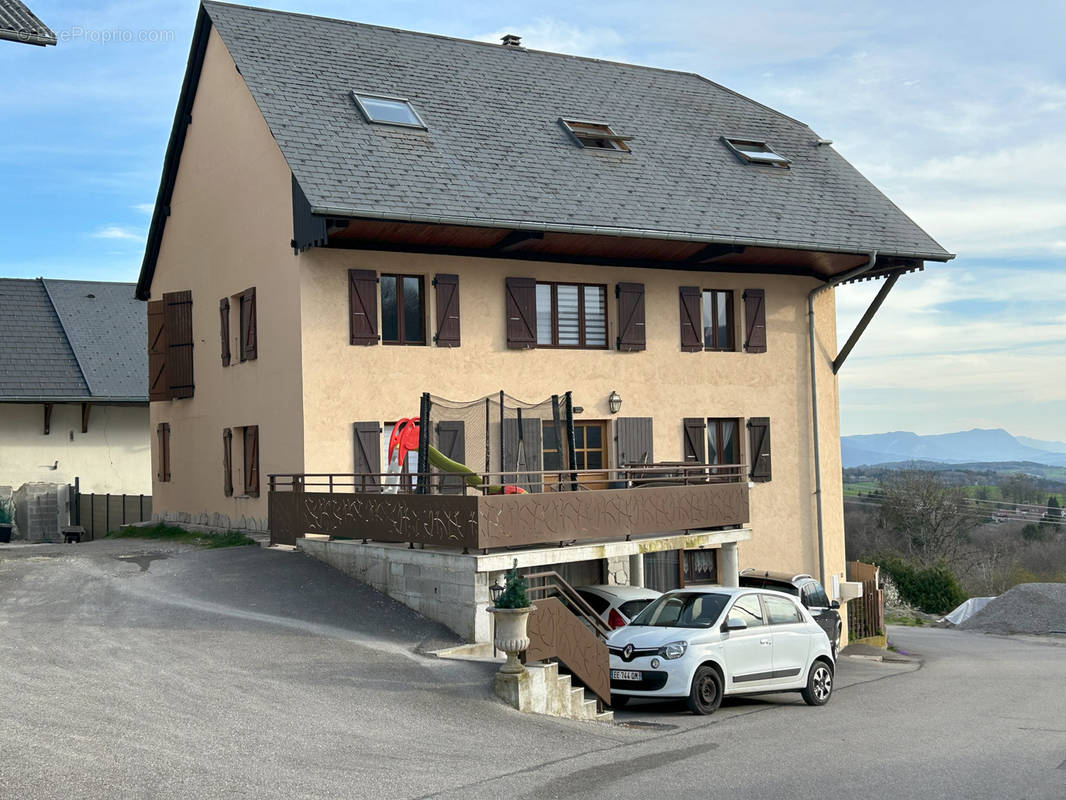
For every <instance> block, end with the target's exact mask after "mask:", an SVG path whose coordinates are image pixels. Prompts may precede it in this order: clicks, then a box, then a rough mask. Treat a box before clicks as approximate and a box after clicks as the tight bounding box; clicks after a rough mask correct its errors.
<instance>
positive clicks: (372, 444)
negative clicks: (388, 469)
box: [353, 422, 381, 492]
mask: <svg viewBox="0 0 1066 800" xmlns="http://www.w3.org/2000/svg"><path fill="white" fill-rule="evenodd" d="M353 427H354V428H355V491H356V492H380V491H381V479H380V477H379V475H378V473H380V472H381V426H380V425H379V424H378V423H377V422H356V423H355V424H354V426H353Z"/></svg>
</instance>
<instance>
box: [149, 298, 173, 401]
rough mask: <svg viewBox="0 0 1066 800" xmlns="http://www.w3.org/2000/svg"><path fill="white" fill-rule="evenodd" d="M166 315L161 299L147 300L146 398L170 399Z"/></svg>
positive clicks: (164, 305)
mask: <svg viewBox="0 0 1066 800" xmlns="http://www.w3.org/2000/svg"><path fill="white" fill-rule="evenodd" d="M168 355H169V350H168V349H167V316H166V304H165V303H164V302H163V301H162V300H149V301H148V399H149V400H169V399H170V377H169V376H168V375H167V356H168Z"/></svg>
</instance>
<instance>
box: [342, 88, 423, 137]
mask: <svg viewBox="0 0 1066 800" xmlns="http://www.w3.org/2000/svg"><path fill="white" fill-rule="evenodd" d="M352 98H353V99H354V100H355V103H356V105H358V106H359V110H360V111H362V112H363V116H364V117H366V120H367V122H376V123H378V124H380V125H400V126H401V127H405V128H422V129H423V130H425V128H426V123H424V122H423V121H422V117H420V116H419V115H418V112H417V111H415V109H414V106H412V105H411V103H410V101H408V100H407V98H404V97H389V96H387V95H381V94H363V93H361V92H352Z"/></svg>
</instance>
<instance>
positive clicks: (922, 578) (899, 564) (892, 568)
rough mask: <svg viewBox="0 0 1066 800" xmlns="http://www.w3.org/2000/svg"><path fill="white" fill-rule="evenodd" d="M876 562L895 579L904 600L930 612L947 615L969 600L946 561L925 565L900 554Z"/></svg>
mask: <svg viewBox="0 0 1066 800" xmlns="http://www.w3.org/2000/svg"><path fill="white" fill-rule="evenodd" d="M876 563H877V565H878V566H880V567H881V569H883V570H884V571H885V572H887V573H888V574H889V576H890V577H891V578H892V581H893V582H894V583H895V584H896V587H897V588H898V589H899V594H900V597H901V598H902V599H903V601H904V602H906V603H907V604H908V605H912V606H915V607H916V608H919V609H921V610H922V611H924V612H925V613H927V614H946V613H948V612H949V611H951V610H952V609H954V608H955V607H957V606H958V605H960V604H961V603H962V602H964V601H965V600H967V599H968V598H967V594H966V592H964V591H963V590H962V587H961V586H959V582H958V581H957V580H955V576H954V575H953V574H952V573H951V570H950V569H948V568H947V566H946V565H945V564H942V563H941V564H936V565H934V566H931V567H921V566H917V565H915V564H911V563H908V562H906V561H904V560H903V559H902V558H899V557H898V556H884V557H882V558H879V559H876Z"/></svg>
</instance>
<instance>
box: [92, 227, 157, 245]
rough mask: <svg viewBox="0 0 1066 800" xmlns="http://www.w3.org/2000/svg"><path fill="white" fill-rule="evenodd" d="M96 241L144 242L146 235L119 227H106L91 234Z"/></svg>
mask: <svg viewBox="0 0 1066 800" xmlns="http://www.w3.org/2000/svg"><path fill="white" fill-rule="evenodd" d="M89 235H90V236H91V237H92V238H94V239H127V240H129V241H131V242H143V241H144V234H143V233H140V232H139V231H134V230H131V229H129V228H123V227H121V226H119V225H106V226H104V227H103V228H99V229H97V230H95V231H93V232H92V233H90V234H89Z"/></svg>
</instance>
